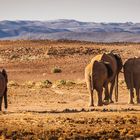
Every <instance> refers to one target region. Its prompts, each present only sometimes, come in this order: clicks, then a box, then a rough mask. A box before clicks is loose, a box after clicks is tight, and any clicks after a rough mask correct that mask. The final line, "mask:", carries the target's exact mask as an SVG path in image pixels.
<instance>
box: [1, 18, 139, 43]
mask: <svg viewBox="0 0 140 140" xmlns="http://www.w3.org/2000/svg"><path fill="white" fill-rule="evenodd" d="M0 39H1V40H2V39H70V40H85V41H96V42H118V41H119V42H122V41H125V42H126V41H127V42H140V23H132V22H126V23H95V22H80V21H76V20H63V19H60V20H54V21H8V20H5V21H0Z"/></svg>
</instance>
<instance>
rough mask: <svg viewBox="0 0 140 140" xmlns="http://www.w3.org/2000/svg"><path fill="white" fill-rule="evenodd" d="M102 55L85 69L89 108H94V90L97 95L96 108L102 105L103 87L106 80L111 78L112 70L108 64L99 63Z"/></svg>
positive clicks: (95, 58)
mask: <svg viewBox="0 0 140 140" xmlns="http://www.w3.org/2000/svg"><path fill="white" fill-rule="evenodd" d="M101 57H102V55H98V56H96V57H94V58H93V59H94V60H92V62H90V64H88V65H87V66H86V68H85V80H86V84H87V89H88V91H89V93H90V106H94V100H93V91H94V89H95V90H96V91H97V93H98V106H102V105H103V101H102V91H103V87H104V88H106V87H107V84H108V82H107V79H109V78H110V77H111V76H112V69H111V67H110V64H109V63H106V62H104V61H100V58H101Z"/></svg>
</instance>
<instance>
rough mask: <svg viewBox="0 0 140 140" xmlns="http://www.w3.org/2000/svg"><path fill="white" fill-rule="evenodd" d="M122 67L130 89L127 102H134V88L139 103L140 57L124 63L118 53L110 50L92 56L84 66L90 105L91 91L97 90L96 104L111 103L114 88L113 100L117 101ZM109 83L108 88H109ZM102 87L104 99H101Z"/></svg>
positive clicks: (91, 100) (91, 104)
mask: <svg viewBox="0 0 140 140" xmlns="http://www.w3.org/2000/svg"><path fill="white" fill-rule="evenodd" d="M122 68H123V69H124V79H125V82H126V85H127V88H128V89H129V90H130V98H129V103H130V104H134V101H133V99H134V89H135V90H136V102H137V103H140V58H130V59H128V60H127V61H126V62H125V63H124V65H123V62H122V59H121V57H120V55H119V54H116V53H113V52H110V53H104V54H100V55H97V56H95V57H93V58H92V60H91V61H90V63H89V64H88V65H87V66H86V68H85V81H86V84H87V89H88V91H89V94H90V106H94V100H93V91H94V89H95V90H96V91H97V95H98V102H97V106H102V105H103V104H108V103H113V102H114V101H113V100H112V93H113V90H115V101H116V102H118V76H119V73H120V72H121V69H122ZM109 84H110V88H109ZM103 88H104V99H103V97H102V96H103Z"/></svg>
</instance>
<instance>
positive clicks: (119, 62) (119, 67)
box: [113, 54, 123, 72]
mask: <svg viewBox="0 0 140 140" xmlns="http://www.w3.org/2000/svg"><path fill="white" fill-rule="evenodd" d="M113 55H114V57H115V59H116V61H117V67H118V72H120V71H121V69H122V67H123V62H122V59H121V57H120V55H119V54H113Z"/></svg>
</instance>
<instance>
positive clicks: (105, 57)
mask: <svg viewBox="0 0 140 140" xmlns="http://www.w3.org/2000/svg"><path fill="white" fill-rule="evenodd" d="M95 59H98V60H99V59H100V60H102V61H104V62H108V63H110V66H111V69H112V71H113V74H112V76H111V77H109V78H108V79H107V82H108V83H110V90H109V92H108V86H107V87H106V88H105V99H104V100H107V101H108V100H110V102H111V103H113V102H114V101H113V100H112V93H113V89H114V86H115V100H116V102H117V101H118V75H119V72H120V71H121V69H122V66H123V63H122V59H121V57H120V56H119V54H115V53H113V52H109V53H104V54H101V55H97V56H96V57H95V58H93V59H92V60H91V62H93V61H95ZM115 83H116V85H115ZM107 85H108V84H107Z"/></svg>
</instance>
